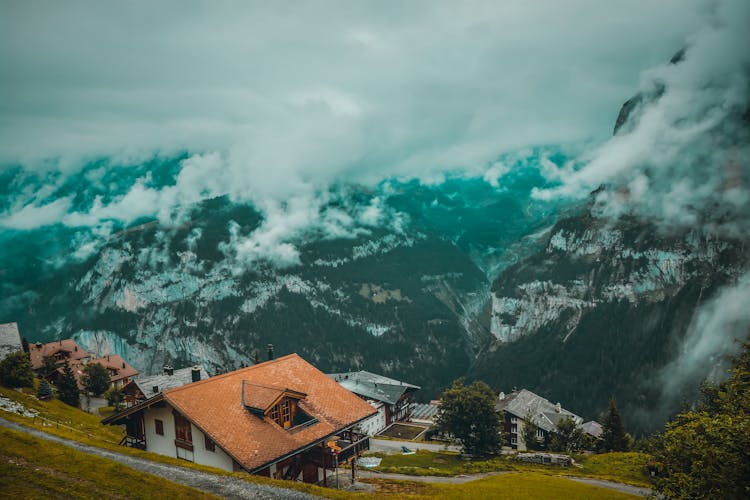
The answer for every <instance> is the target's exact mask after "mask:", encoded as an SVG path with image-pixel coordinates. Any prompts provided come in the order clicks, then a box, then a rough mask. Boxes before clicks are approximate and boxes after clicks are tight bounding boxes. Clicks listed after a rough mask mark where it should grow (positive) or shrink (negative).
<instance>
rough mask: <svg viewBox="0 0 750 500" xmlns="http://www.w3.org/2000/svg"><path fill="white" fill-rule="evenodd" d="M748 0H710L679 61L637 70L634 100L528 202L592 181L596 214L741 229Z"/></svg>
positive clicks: (728, 231) (748, 101)
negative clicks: (552, 184)
mask: <svg viewBox="0 0 750 500" xmlns="http://www.w3.org/2000/svg"><path fill="white" fill-rule="evenodd" d="M749 22H750V4H748V3H747V2H744V1H741V0H738V1H725V2H720V3H717V5H716V10H715V12H714V13H713V17H712V23H711V24H710V25H708V26H707V27H705V28H704V29H703V30H701V31H699V32H698V33H696V34H695V35H694V36H692V37H690V38H689V39H688V41H687V45H686V47H687V48H686V51H685V53H684V56H683V60H682V61H680V62H678V63H677V64H663V65H660V66H657V67H655V68H653V69H650V70H648V71H646V72H644V73H643V77H642V79H643V83H642V84H641V95H642V96H643V104H641V105H640V106H637V107H635V108H634V109H633V111H632V112H631V116H630V119H629V123H628V124H627V125H628V126H627V127H623V130H621V131H620V132H619V133H618V134H617V135H615V136H614V137H613V138H612V139H611V140H609V141H608V142H607V143H605V144H604V145H603V146H601V147H600V148H598V149H596V150H595V151H593V152H592V153H591V154H590V155H589V158H588V160H587V161H586V162H585V166H584V167H583V168H581V169H580V170H578V171H577V172H574V173H571V174H570V175H568V176H566V178H565V179H564V184H563V186H561V187H559V188H555V189H552V190H546V191H538V192H536V193H535V196H537V197H538V198H551V197H559V196H573V197H580V196H583V195H585V194H586V193H588V192H590V191H591V190H592V189H594V188H596V187H598V186H599V185H602V184H605V185H610V186H611V187H612V188H611V189H607V190H603V191H601V192H600V193H599V195H598V200H597V201H598V205H599V208H600V210H601V215H602V216H606V217H612V216H615V217H616V216H619V215H621V214H624V213H630V214H636V215H640V216H644V217H648V218H650V219H652V220H656V221H657V222H659V223H660V225H661V227H662V228H663V229H665V230H670V229H684V228H686V227H694V226H695V225H701V226H704V227H705V228H706V229H707V230H711V231H714V232H718V233H720V234H722V235H725V236H733V237H738V236H741V235H742V234H743V233H744V234H747V232H748V231H750V217H749V214H750V203H749V201H750V191H749V189H750V184H748V182H750V177H749V175H750V165H748V160H747V159H748V158H750V147H748V141H747V131H748V128H749V125H750V124H749V123H748V118H747V112H748V109H750V52H748V51H747V49H746V47H748V46H750V31H748V30H747V25H748V23H749Z"/></svg>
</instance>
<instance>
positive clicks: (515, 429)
mask: <svg viewBox="0 0 750 500" xmlns="http://www.w3.org/2000/svg"><path fill="white" fill-rule="evenodd" d="M510 432H513V433H517V432H518V426H517V425H511V426H510Z"/></svg>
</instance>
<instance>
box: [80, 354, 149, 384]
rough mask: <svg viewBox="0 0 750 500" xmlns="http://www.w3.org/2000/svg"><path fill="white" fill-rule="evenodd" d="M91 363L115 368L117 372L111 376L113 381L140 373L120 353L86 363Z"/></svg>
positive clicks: (111, 368)
mask: <svg viewBox="0 0 750 500" xmlns="http://www.w3.org/2000/svg"><path fill="white" fill-rule="evenodd" d="M90 363H99V364H101V365H104V368H107V369H108V370H114V371H115V373H114V374H112V376H111V377H110V380H111V381H112V382H115V381H117V380H122V379H124V378H128V377H135V376H136V375H138V370H136V369H135V368H133V367H132V366H130V364H129V363H128V362H127V361H125V360H124V359H122V356H120V355H118V354H108V355H106V356H102V357H101V358H96V359H92V360H91V361H89V362H88V363H86V364H90Z"/></svg>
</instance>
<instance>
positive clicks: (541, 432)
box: [536, 429, 544, 439]
mask: <svg viewBox="0 0 750 500" xmlns="http://www.w3.org/2000/svg"><path fill="white" fill-rule="evenodd" d="M536 437H538V438H539V439H541V438H543V437H544V431H543V430H542V429H537V430H536Z"/></svg>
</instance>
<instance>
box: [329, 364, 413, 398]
mask: <svg viewBox="0 0 750 500" xmlns="http://www.w3.org/2000/svg"><path fill="white" fill-rule="evenodd" d="M328 376H329V377H331V378H332V379H333V380H335V381H336V382H338V383H339V385H341V387H343V388H344V389H347V390H349V391H351V392H353V393H354V394H357V395H359V396H362V397H363V398H366V399H373V400H375V401H382V402H384V403H387V404H391V405H394V404H396V403H397V402H398V401H399V399H401V396H403V395H404V393H405V392H406V391H409V390H412V391H416V390H419V389H420V387H419V386H417V385H412V384H407V383H406V382H401V381H400V380H395V379H392V378H388V377H384V376H383V375H378V374H376V373H370V372H368V371H365V370H360V371H358V372H347V373H329V374H328Z"/></svg>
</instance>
